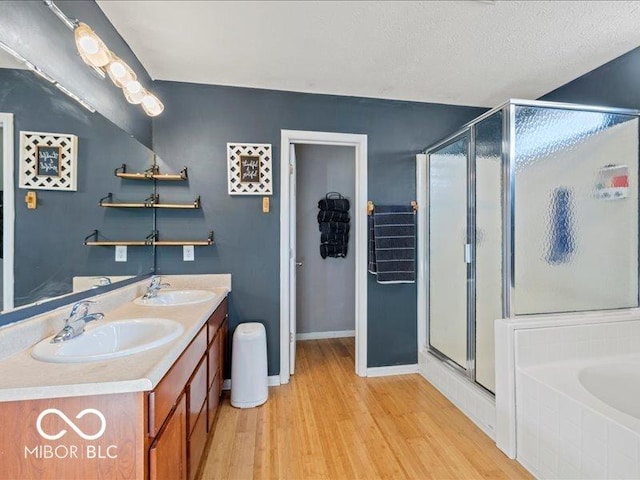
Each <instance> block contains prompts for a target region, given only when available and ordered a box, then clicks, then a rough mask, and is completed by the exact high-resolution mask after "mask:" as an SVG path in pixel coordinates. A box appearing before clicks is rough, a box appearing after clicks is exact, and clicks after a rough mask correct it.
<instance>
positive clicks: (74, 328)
mask: <svg viewBox="0 0 640 480" xmlns="http://www.w3.org/2000/svg"><path fill="white" fill-rule="evenodd" d="M92 303H95V302H92V301H90V300H84V301H82V302H78V303H75V304H74V305H73V307H71V313H69V318H67V319H66V320H65V324H64V327H63V328H62V330H60V332H58V334H57V335H56V336H55V337H53V339H52V340H51V343H60V342H66V341H67V340H71V339H72V338H75V337H77V336H78V335H82V333H83V332H84V327H85V326H86V325H87V323H88V322H91V321H93V320H100V319H101V318H104V314H103V313H89V307H90V305H91V304H92Z"/></svg>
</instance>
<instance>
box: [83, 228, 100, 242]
mask: <svg viewBox="0 0 640 480" xmlns="http://www.w3.org/2000/svg"><path fill="white" fill-rule="evenodd" d="M90 238H93V240H94V241H95V242H97V241H98V230H94V231H93V232H91V233H90V234H89V235H87V236H86V237H84V244H85V245H86V244H87V242H88V241H89V239H90Z"/></svg>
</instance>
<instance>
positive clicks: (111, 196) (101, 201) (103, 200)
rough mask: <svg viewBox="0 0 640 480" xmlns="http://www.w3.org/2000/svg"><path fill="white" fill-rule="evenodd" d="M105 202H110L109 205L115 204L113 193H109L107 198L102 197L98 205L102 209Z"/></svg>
mask: <svg viewBox="0 0 640 480" xmlns="http://www.w3.org/2000/svg"><path fill="white" fill-rule="evenodd" d="M123 166H124V165H123ZM105 200H108V201H107V203H113V193H111V192H109V193H107V195H106V196H104V197H102V198H101V199H100V201H99V202H98V205H99V206H100V207H102V204H103V203H104V202H105Z"/></svg>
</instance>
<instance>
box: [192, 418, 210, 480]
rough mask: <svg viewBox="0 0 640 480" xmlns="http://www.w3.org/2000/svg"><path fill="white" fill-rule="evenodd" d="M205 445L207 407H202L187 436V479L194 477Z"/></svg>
mask: <svg viewBox="0 0 640 480" xmlns="http://www.w3.org/2000/svg"><path fill="white" fill-rule="evenodd" d="M206 445H207V409H206V408H203V409H202V412H201V414H200V416H199V417H198V419H197V421H196V423H195V425H194V429H193V432H191V436H190V437H189V480H193V479H194V478H196V474H197V473H198V466H199V465H200V460H202V453H203V452H204V447H205V446H206Z"/></svg>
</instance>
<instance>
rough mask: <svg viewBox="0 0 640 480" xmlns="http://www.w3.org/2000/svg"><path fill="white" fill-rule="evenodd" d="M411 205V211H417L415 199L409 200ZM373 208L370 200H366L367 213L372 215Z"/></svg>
mask: <svg viewBox="0 0 640 480" xmlns="http://www.w3.org/2000/svg"><path fill="white" fill-rule="evenodd" d="M411 206H412V207H413V213H416V212H417V211H418V202H416V201H415V200H411ZM374 210H375V205H374V204H373V202H372V201H371V200H369V201H368V202H367V215H373V212H374Z"/></svg>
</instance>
